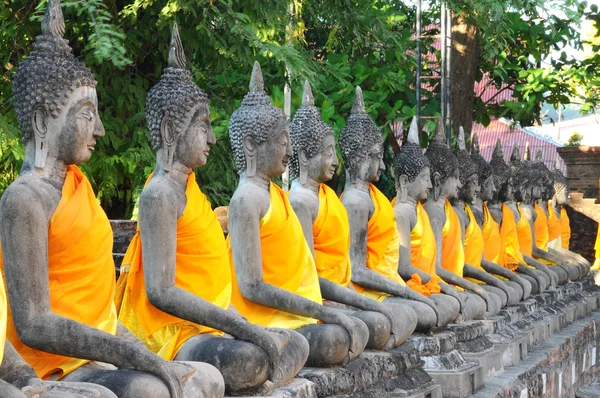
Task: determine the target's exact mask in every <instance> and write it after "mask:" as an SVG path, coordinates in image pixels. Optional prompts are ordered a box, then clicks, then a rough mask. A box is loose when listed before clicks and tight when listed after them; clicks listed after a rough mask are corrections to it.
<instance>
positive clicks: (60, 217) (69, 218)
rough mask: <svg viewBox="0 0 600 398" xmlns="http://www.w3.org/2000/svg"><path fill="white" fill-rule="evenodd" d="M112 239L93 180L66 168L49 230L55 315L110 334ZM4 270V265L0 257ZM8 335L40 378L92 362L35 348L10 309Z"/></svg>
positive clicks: (113, 314) (112, 316) (50, 283)
mask: <svg viewBox="0 0 600 398" xmlns="http://www.w3.org/2000/svg"><path fill="white" fill-rule="evenodd" d="M112 246H113V235H112V228H111V226H110V223H109V222H108V218H107V217H106V213H104V210H102V208H101V207H100V205H99V204H98V202H97V201H96V195H94V190H93V189H92V186H91V185H90V183H89V181H88V179H87V178H86V177H85V176H84V175H83V173H82V172H81V170H79V168H78V167H77V166H75V165H70V166H68V167H67V174H66V177H65V182H64V185H63V188H62V197H61V199H60V202H59V203H58V206H57V207H56V210H55V211H54V214H53V215H52V218H51V219H50V224H49V225H48V287H49V290H50V308H51V309H52V312H54V313H55V314H58V315H61V316H64V317H65V318H69V319H72V320H74V321H77V322H80V323H83V324H85V325H88V326H90V327H93V328H97V329H100V330H102V331H104V332H106V333H110V334H113V335H114V334H115V333H116V331H117V311H116V308H115V305H114V303H113V297H114V294H115V264H114V261H113V257H112ZM0 267H1V268H2V271H3V272H4V263H3V261H2V260H1V257H0ZM7 336H8V339H9V340H10V342H11V343H12V345H13V346H14V347H15V349H16V350H17V352H18V353H19V354H20V355H21V357H23V359H24V360H25V361H26V362H27V363H29V365H31V367H32V368H33V369H34V370H35V373H36V374H37V375H38V377H40V378H43V379H44V378H45V379H47V378H48V377H49V376H50V375H51V374H53V373H56V372H58V376H59V377H62V376H66V375H67V374H69V373H70V372H72V371H73V370H75V369H77V368H79V367H81V366H82V365H84V364H86V363H87V362H89V361H88V360H84V359H78V358H70V357H65V356H61V355H56V354H50V353H47V352H43V351H39V350H36V349H34V348H31V347H29V346H27V345H25V344H23V342H21V340H19V337H18V335H17V330H16V329H15V325H14V322H13V320H12V316H11V313H10V309H9V315H8V329H7Z"/></svg>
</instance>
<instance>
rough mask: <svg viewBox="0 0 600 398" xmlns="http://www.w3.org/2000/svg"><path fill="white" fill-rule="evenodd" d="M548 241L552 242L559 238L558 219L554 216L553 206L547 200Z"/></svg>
mask: <svg viewBox="0 0 600 398" xmlns="http://www.w3.org/2000/svg"><path fill="white" fill-rule="evenodd" d="M548 214H549V215H550V216H549V217H548V242H553V241H555V240H557V239H558V238H560V236H561V231H560V219H559V218H558V217H557V216H556V213H555V212H554V206H552V205H551V204H550V202H548Z"/></svg>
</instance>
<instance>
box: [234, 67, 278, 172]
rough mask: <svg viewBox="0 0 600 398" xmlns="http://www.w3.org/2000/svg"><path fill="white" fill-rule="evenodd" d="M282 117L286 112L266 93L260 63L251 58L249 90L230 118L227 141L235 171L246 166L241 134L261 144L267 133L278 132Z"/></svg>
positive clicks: (267, 136)
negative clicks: (252, 63) (251, 67)
mask: <svg viewBox="0 0 600 398" xmlns="http://www.w3.org/2000/svg"><path fill="white" fill-rule="evenodd" d="M285 121H286V116H285V113H283V111H282V110H281V109H279V108H277V107H275V106H273V104H272V103H271V98H269V96H268V95H267V94H266V93H265V86H264V81H263V76H262V72H261V70H260V64H259V63H258V62H254V67H253V69H252V77H251V78H250V89H249V91H248V94H246V96H245V97H244V99H243V100H242V106H241V107H240V108H239V109H237V110H236V111H235V112H233V114H232V115H231V118H230V119H229V142H230V144H231V149H232V150H233V156H234V158H235V165H236V168H237V170H238V173H240V172H242V171H244V170H246V156H245V154H244V144H243V141H244V138H245V137H246V136H248V135H249V136H251V137H253V138H254V140H255V142H256V144H258V145H260V144H262V143H263V142H265V141H266V140H267V138H269V134H275V133H278V132H279V131H276V128H277V127H278V126H281V125H283V124H284V123H285Z"/></svg>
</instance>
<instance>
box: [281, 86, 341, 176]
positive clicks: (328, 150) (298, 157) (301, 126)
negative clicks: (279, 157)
mask: <svg viewBox="0 0 600 398" xmlns="http://www.w3.org/2000/svg"><path fill="white" fill-rule="evenodd" d="M290 137H291V139H292V148H293V154H292V159H291V162H290V180H295V179H296V178H299V179H300V183H301V184H305V183H306V182H307V181H308V179H311V180H313V181H316V182H318V183H322V182H325V181H329V180H331V178H333V175H334V174H335V170H336V168H337V166H338V159H337V153H336V150H335V136H334V134H333V129H332V128H331V127H329V126H328V125H327V124H326V123H325V122H323V119H321V114H320V113H319V110H318V109H317V108H316V107H315V101H314V98H313V95H312V90H311V88H310V83H309V82H308V80H307V81H306V82H305V83H304V93H303V94H302V106H301V107H300V108H298V110H297V111H296V114H295V115H294V119H293V120H292V122H291V123H290Z"/></svg>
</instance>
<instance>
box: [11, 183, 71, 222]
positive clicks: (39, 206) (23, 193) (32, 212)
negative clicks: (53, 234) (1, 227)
mask: <svg viewBox="0 0 600 398" xmlns="http://www.w3.org/2000/svg"><path fill="white" fill-rule="evenodd" d="M61 197H62V189H59V188H58V187H56V186H54V185H53V184H51V183H50V182H48V181H47V180H44V179H41V178H38V177H36V176H33V175H23V176H20V177H19V178H17V180H16V181H15V182H13V183H12V184H10V185H9V186H8V188H7V189H6V191H4V194H3V195H2V200H1V201H0V219H15V218H18V219H20V218H21V217H27V218H28V219H31V218H36V217H37V218H40V217H41V218H42V219H43V220H44V221H46V222H49V221H50V218H51V217H52V214H53V213H54V211H55V210H56V207H57V206H58V203H59V202H60V199H61ZM17 221H18V220H17ZM18 222H19V221H18Z"/></svg>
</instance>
